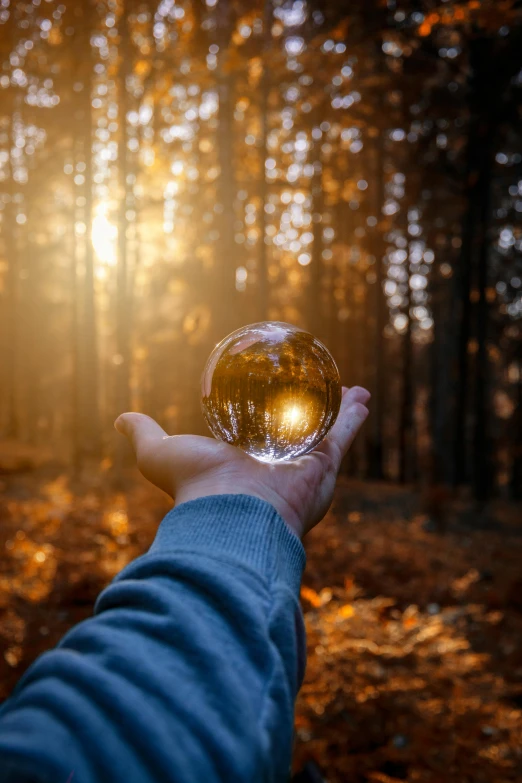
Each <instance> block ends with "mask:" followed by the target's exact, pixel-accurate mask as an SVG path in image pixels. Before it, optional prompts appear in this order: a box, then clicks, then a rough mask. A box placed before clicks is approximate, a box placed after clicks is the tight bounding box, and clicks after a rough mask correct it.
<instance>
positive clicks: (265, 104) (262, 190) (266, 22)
mask: <svg viewBox="0 0 522 783" xmlns="http://www.w3.org/2000/svg"><path fill="white" fill-rule="evenodd" d="M272 11H273V9H272V0H264V16H263V74H262V77H261V105H260V107H259V110H260V114H261V151H260V161H259V162H260V172H259V184H260V187H259V197H260V201H261V212H260V215H259V259H258V270H257V281H258V310H259V318H260V320H261V321H264V320H266V319H267V318H268V308H269V304H270V287H269V282H268V248H267V244H266V239H267V233H266V223H267V219H266V214H267V213H266V212H265V206H266V204H267V202H268V183H267V180H266V170H265V162H266V159H267V157H268V133H269V130H270V123H269V114H268V112H269V99H270V70H269V56H270V43H271V40H272Z"/></svg>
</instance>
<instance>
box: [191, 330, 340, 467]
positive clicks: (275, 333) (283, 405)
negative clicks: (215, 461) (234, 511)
mask: <svg viewBox="0 0 522 783" xmlns="http://www.w3.org/2000/svg"><path fill="white" fill-rule="evenodd" d="M201 387H202V389H201V390H202V405H203V413H204V415H205V419H206V421H207V424H208V426H209V427H210V429H211V430H212V432H213V434H214V435H215V437H216V438H219V439H220V440H223V441H225V442H226V443H231V444H232V445H233V446H237V447H238V448H240V449H242V450H243V451H246V452H247V454H250V455H251V456H252V457H255V458H256V459H259V460H261V461H262V462H279V461H281V460H288V459H293V458H294V457H299V456H300V455H301V454H306V453H307V452H308V451H311V450H312V449H314V448H315V447H316V446H317V445H318V444H319V443H320V442H321V440H322V439H323V438H324V436H325V435H326V433H327V432H328V430H329V429H330V427H331V426H332V424H333V423H334V421H335V420H336V418H337V414H338V413H339V407H340V405H341V382H340V378H339V371H338V370H337V367H336V365H335V362H334V360H333V358H332V356H331V355H330V353H329V352H328V351H327V349H326V348H325V347H324V345H323V344H322V343H320V342H319V340H317V339H316V338H315V337H314V336H313V335H311V334H310V333H309V332H305V331H303V330H302V329H298V328H297V327H296V326H291V325H290V324H285V323H281V322H279V321H264V322H262V323H257V324H251V325H250V326H244V327H243V328H241V329H238V330H237V331H236V332H232V334H229V336H228V337H226V338H225V339H224V340H223V341H222V342H220V343H219V345H217V346H216V348H215V349H214V350H213V351H212V353H211V355H210V357H209V360H208V362H207V365H206V367H205V371H204V372H203V377H202V379H201Z"/></svg>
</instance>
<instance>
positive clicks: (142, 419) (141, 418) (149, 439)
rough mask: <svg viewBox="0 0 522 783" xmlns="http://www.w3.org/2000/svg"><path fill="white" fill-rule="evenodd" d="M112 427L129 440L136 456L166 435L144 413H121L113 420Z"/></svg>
mask: <svg viewBox="0 0 522 783" xmlns="http://www.w3.org/2000/svg"><path fill="white" fill-rule="evenodd" d="M114 428H115V429H116V431H117V432H119V433H120V434H121V435H125V436H126V437H127V438H128V439H129V440H130V442H131V444H132V448H133V449H134V452H135V454H136V456H137V457H139V453H140V452H141V451H143V450H144V448H146V447H148V446H150V445H152V444H153V443H154V442H157V441H160V440H163V438H165V437H166V436H167V433H166V432H165V430H164V429H162V428H161V427H160V425H159V424H158V423H157V422H156V421H154V419H151V417H150V416H146V415H145V414H144V413H122V414H121V416H118V418H117V419H116V421H115V422H114Z"/></svg>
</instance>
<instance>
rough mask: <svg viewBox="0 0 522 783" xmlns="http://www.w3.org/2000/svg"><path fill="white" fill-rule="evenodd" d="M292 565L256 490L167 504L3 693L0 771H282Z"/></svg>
mask: <svg viewBox="0 0 522 783" xmlns="http://www.w3.org/2000/svg"><path fill="white" fill-rule="evenodd" d="M303 567H304V550H303V547H302V545H301V542H300V541H299V539H298V538H297V536H295V535H294V534H293V533H292V532H291V531H290V529H289V528H288V527H287V525H286V524H285V522H284V521H283V520H282V519H281V517H280V516H279V515H278V514H277V513H276V511H275V510H274V509H273V508H272V506H270V505H269V504H268V503H265V502H264V501H262V500H259V499H257V498H254V497H250V496H247V495H220V496H214V497H206V498H200V499H199V500H194V501H191V502H190V503H184V504H182V505H180V506H178V507H176V508H175V509H173V510H172V511H171V512H170V513H169V514H167V516H166V517H165V519H164V520H163V522H162V523H161V525H160V528H159V530H158V532H157V535H156V538H155V540H154V543H153V544H152V547H151V549H150V550H149V552H148V553H147V554H145V555H143V556H142V557H140V558H138V559H137V560H135V561H134V562H132V563H131V564H130V565H128V566H127V567H126V568H125V569H124V570H123V571H122V572H121V573H120V574H119V575H118V576H117V577H116V579H115V580H114V581H113V582H112V583H111V584H110V585H109V586H108V587H107V588H106V589H105V590H104V591H103V592H102V593H101V595H100V596H99V598H98V601H97V603H96V606H95V616H94V617H92V618H91V619H89V620H86V621H85V622H83V623H81V624H79V625H77V626H76V627H75V628H73V629H72V630H71V631H69V633H67V634H66V636H65V637H64V638H63V639H62V641H61V642H60V644H59V645H58V647H57V648H56V649H54V650H52V651H50V652H47V653H45V654H44V655H42V656H41V657H40V658H39V659H38V660H37V661H36V662H35V663H34V664H33V665H32V666H31V668H30V669H29V670H28V671H27V672H26V674H25V675H24V676H23V678H22V679H21V681H20V682H19V684H18V686H17V688H16V689H15V692H14V694H13V695H12V696H11V698H10V699H8V700H7V702H6V703H5V704H4V705H3V707H2V709H1V710H0V781H1V783H14V782H15V781H16V783H24V782H26V781H31V782H33V781H34V783H37V782H38V783H39V782H42V783H44V782H45V783H116V782H117V781H118V782H119V781H125V783H153V782H154V783H157V781H161V783H215V782H217V781H226V783H233V782H235V781H237V782H238V783H239V782H240V781H241V782H242V781H244V782H245V783H256V782H257V781H263V782H265V781H270V782H271V783H272V782H273V783H278V782H279V781H287V780H288V776H289V765H290V758H291V746H292V727H293V710H294V700H295V696H296V693H297V690H298V688H299V686H300V684H301V679H302V675H303V668H304V631H303V624H302V617H301V613H300V610H299V604H298V592H299V584H300V579H301V574H302V570H303Z"/></svg>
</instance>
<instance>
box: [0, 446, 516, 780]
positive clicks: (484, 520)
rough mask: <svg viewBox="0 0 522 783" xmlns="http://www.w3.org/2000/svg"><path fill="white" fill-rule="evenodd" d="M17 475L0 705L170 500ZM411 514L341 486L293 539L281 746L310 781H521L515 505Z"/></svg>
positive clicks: (47, 469)
mask: <svg viewBox="0 0 522 783" xmlns="http://www.w3.org/2000/svg"><path fill="white" fill-rule="evenodd" d="M31 468H32V469H31V470H29V466H28V465H22V466H21V467H20V465H15V466H7V467H6V468H5V469H4V471H3V474H2V475H0V520H1V525H0V553H1V554H0V700H1V699H3V698H5V697H6V696H8V694H9V693H10V691H11V690H12V688H13V687H14V685H15V683H16V681H17V680H18V678H19V677H20V675H21V673H22V672H23V671H24V670H25V669H26V668H27V666H28V665H29V664H30V663H31V662H32V661H33V660H34V658H35V657H36V656H37V655H39V654H40V653H41V652H43V651H44V650H46V649H48V648H49V647H51V646H53V645H54V644H55V643H56V642H57V641H58V640H59V639H60V637H61V636H62V635H63V634H64V632H65V631H66V630H67V629H68V628H69V627H70V626H71V625H73V624H74V623H76V622H78V621H80V620H81V619H83V618H84V617H87V616H88V615H90V614H91V612H92V605H93V602H94V600H95V598H96V596H97V594H98V593H99V591H100V590H101V589H102V587H103V586H104V585H105V584H106V583H107V582H108V581H109V580H110V579H111V578H112V577H113V576H114V575H115V574H116V573H117V572H118V571H119V570H121V568H122V567H123V566H124V565H125V564H126V563H127V562H128V561H129V560H131V559H132V558H134V557H135V556H137V555H138V554H140V553H141V552H142V551H143V550H144V549H145V548H146V547H147V546H148V545H149V543H150V542H151V540H152V538H153V535H154V532H155V530H156V527H157V524H158V521H159V520H160V519H161V516H162V514H163V513H164V512H165V510H166V509H167V508H168V503H167V501H166V499H164V498H163V496H162V495H161V494H160V493H159V492H156V491H154V490H153V489H151V488H149V486H148V485H147V484H146V483H145V482H144V481H143V480H142V479H141V478H138V477H137V476H136V477H135V476H134V474H133V476H132V481H131V482H130V484H129V486H128V488H127V489H126V490H125V491H124V492H123V491H120V492H118V491H115V490H114V489H110V483H111V482H110V481H109V473H108V470H107V466H106V465H104V464H102V467H101V469H100V470H98V471H97V472H96V473H93V474H92V475H91V477H90V478H85V477H84V478H83V480H82V481H81V482H75V481H73V480H72V479H70V478H68V477H67V476H66V475H64V474H62V473H61V472H60V471H59V469H58V468H57V467H56V466H54V467H53V466H51V465H47V466H45V465H43V466H40V467H37V468H34V465H32V466H31ZM104 469H105V470H104ZM1 470H2V463H1V450H0V471H1ZM421 507H422V504H421V503H420V502H419V498H418V496H417V495H416V494H415V493H414V492H413V491H412V490H409V489H405V488H397V487H393V486H391V485H386V484H369V483H361V482H355V481H348V480H341V481H340V483H339V486H338V489H337V493H336V498H335V502H334V505H333V507H332V509H331V511H330V513H329V514H328V516H327V518H326V520H325V522H324V523H323V524H322V525H321V526H320V527H319V528H317V529H316V530H315V531H313V532H312V533H311V534H310V535H309V537H308V539H307V542H306V548H307V555H308V564H307V568H306V572H305V577H304V582H303V588H302V594H301V597H302V604H303V610H304V613H305V621H306V626H307V633H308V667H307V673H306V678H305V682H304V685H303V688H302V690H301V693H300V696H299V699H298V703H297V709H296V746H295V754H294V756H295V769H296V771H299V770H301V769H302V768H303V767H304V766H305V765H307V769H308V771H309V775H310V776H309V777H307V778H306V779H307V780H310V781H312V780H316V779H317V780H318V781H319V780H321V779H324V780H326V781H329V783H395V782H396V781H412V782H413V781H422V782H423V783H424V782H426V783H507V781H513V782H514V781H520V780H522V569H521V563H522V519H521V514H520V511H521V509H520V507H518V508H517V507H515V506H509V505H505V504H502V503H500V502H499V503H495V504H493V505H492V506H491V507H490V508H489V509H488V510H487V512H486V513H481V514H474V513H472V510H471V509H470V507H469V506H467V507H466V506H465V504H462V503H461V504H460V505H458V504H457V503H456V502H454V503H452V504H449V505H448V507H447V508H445V514H446V515H445V516H444V518H443V519H437V520H436V521H437V522H438V524H434V521H433V519H430V518H429V517H428V516H426V514H423V513H422V512H421V511H420V510H419V509H420V508H421ZM442 522H444V524H442ZM315 776H316V777H315ZM301 779H304V776H301Z"/></svg>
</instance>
